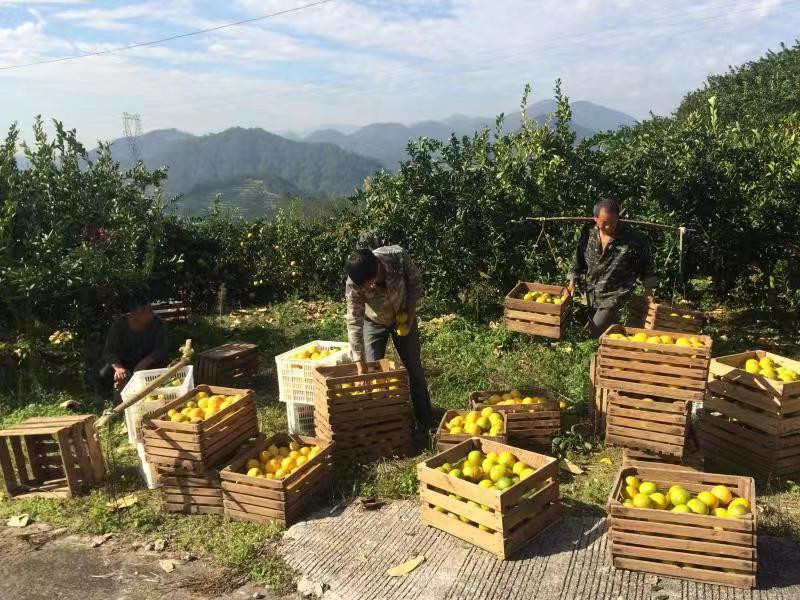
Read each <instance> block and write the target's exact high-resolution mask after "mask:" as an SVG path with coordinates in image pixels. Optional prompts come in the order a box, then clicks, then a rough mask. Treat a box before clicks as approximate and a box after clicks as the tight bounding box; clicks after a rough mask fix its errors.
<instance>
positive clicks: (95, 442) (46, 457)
mask: <svg viewBox="0 0 800 600" xmlns="http://www.w3.org/2000/svg"><path fill="white" fill-rule="evenodd" d="M94 419H95V417H94V416H92V415H81V416H74V417H37V418H33V419H28V420H26V421H23V422H22V423H20V424H18V425H14V426H12V427H9V428H8V429H4V430H2V431H0V471H2V475H3V481H4V483H5V487H6V492H7V494H8V496H9V497H14V496H46V497H53V498H72V497H74V496H76V495H78V494H79V493H81V492H85V491H86V490H88V489H89V488H90V487H92V486H94V485H97V484H98V483H100V482H101V481H102V480H103V479H104V477H105V473H106V467H105V462H104V461H103V454H102V452H101V450H100V442H99V438H98V436H97V432H96V431H95V428H94Z"/></svg>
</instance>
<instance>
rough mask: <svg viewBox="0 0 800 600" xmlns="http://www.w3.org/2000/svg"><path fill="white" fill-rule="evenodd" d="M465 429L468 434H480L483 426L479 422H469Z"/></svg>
mask: <svg viewBox="0 0 800 600" xmlns="http://www.w3.org/2000/svg"><path fill="white" fill-rule="evenodd" d="M464 431H465V433H466V434H467V435H480V434H481V427H480V425H478V424H477V423H468V424H467V426H466V427H465V428H464Z"/></svg>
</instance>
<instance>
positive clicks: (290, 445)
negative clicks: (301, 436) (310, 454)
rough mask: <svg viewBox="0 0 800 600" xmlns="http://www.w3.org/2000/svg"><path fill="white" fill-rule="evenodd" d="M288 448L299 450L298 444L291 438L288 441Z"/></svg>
mask: <svg viewBox="0 0 800 600" xmlns="http://www.w3.org/2000/svg"><path fill="white" fill-rule="evenodd" d="M289 450H300V444H298V443H297V442H295V441H294V440H292V441H291V442H289Z"/></svg>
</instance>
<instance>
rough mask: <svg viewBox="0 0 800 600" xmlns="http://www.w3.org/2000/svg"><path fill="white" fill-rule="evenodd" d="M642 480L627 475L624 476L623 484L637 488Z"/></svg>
mask: <svg viewBox="0 0 800 600" xmlns="http://www.w3.org/2000/svg"><path fill="white" fill-rule="evenodd" d="M641 483H642V481H641V480H640V479H639V478H638V477H636V476H635V475H628V476H627V477H626V478H625V485H629V486H631V487H632V488H633V489H635V490H638V489H639V485H640V484H641Z"/></svg>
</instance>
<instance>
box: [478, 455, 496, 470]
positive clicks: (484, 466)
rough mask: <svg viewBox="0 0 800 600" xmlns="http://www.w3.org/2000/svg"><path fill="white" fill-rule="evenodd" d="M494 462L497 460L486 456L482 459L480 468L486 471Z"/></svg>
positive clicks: (490, 468)
mask: <svg viewBox="0 0 800 600" xmlns="http://www.w3.org/2000/svg"><path fill="white" fill-rule="evenodd" d="M496 464H497V460H495V459H493V458H489V457H486V458H484V459H483V462H482V463H481V468H482V469H483V470H484V472H486V473H488V472H489V471H491V470H492V467H494V466H495V465H496Z"/></svg>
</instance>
